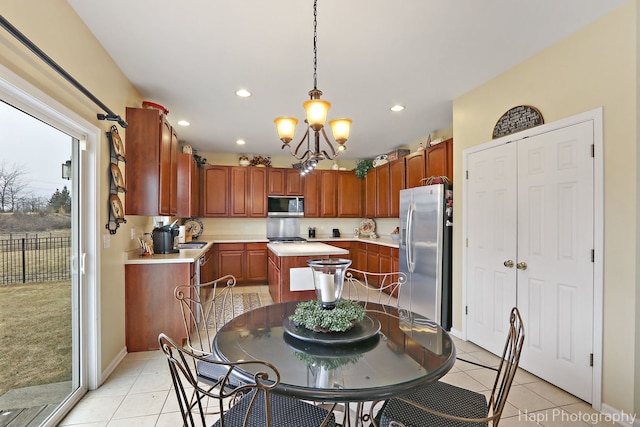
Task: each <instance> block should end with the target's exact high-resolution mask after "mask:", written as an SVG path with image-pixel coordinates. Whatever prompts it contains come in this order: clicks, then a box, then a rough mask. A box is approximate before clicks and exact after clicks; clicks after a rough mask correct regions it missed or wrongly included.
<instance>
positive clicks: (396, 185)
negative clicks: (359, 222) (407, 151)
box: [363, 159, 405, 218]
mask: <svg viewBox="0 0 640 427" xmlns="http://www.w3.org/2000/svg"><path fill="white" fill-rule="evenodd" d="M404 180H405V167H404V159H399V160H394V161H392V162H389V163H385V164H384V165H382V166H378V167H376V168H373V169H371V170H369V172H368V173H367V176H366V178H365V201H364V203H363V205H364V209H363V214H364V216H365V217H367V218H399V217H400V190H402V189H404Z"/></svg>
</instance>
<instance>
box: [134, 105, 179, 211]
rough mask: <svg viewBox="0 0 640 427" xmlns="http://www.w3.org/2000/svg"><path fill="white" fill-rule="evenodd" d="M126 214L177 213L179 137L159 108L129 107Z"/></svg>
mask: <svg viewBox="0 0 640 427" xmlns="http://www.w3.org/2000/svg"><path fill="white" fill-rule="evenodd" d="M126 114H127V116H126V117H127V123H128V124H129V126H128V127H127V135H126V159H127V177H126V182H127V200H126V203H125V212H126V214H127V215H147V216H155V215H176V214H177V206H178V203H177V162H178V149H179V148H178V137H177V135H176V133H175V131H174V130H173V128H172V127H171V125H170V124H169V122H168V121H167V120H166V116H165V115H164V114H163V113H162V112H161V111H159V110H155V109H147V108H130V107H127V109H126Z"/></svg>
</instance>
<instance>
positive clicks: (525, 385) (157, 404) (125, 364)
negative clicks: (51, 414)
mask: <svg viewBox="0 0 640 427" xmlns="http://www.w3.org/2000/svg"><path fill="white" fill-rule="evenodd" d="M238 291H239V292H259V293H260V299H261V301H262V304H270V303H271V297H270V296H269V293H268V291H267V290H266V287H264V286H261V287H241V288H240V287H239V289H238ZM455 343H456V349H457V353H458V357H460V358H463V359H466V360H469V361H473V362H477V363H481V364H484V365H494V366H495V365H496V364H497V361H498V358H497V357H496V356H494V355H492V354H490V353H488V352H486V351H484V350H483V349H481V348H479V347H477V346H476V345H474V344H471V343H469V342H465V341H461V340H458V339H455ZM166 363H167V362H166V360H165V359H164V355H163V353H162V352H160V351H159V350H158V351H150V352H138V353H130V354H128V355H127V356H126V357H125V359H124V360H123V361H122V363H120V365H119V366H118V367H117V369H116V370H115V371H114V373H113V374H112V375H111V376H110V377H109V378H108V379H107V380H106V381H105V383H104V384H103V385H102V386H101V387H100V388H98V389H97V390H93V391H89V392H88V393H87V394H86V396H85V397H84V398H83V399H82V400H81V401H80V402H79V403H78V405H76V407H75V408H74V409H73V410H72V411H71V412H70V413H69V414H68V415H67V417H66V418H65V419H64V420H63V421H62V422H61V423H60V425H61V426H76V427H85V426H86V427H107V426H108V427H119V426H133V425H135V426H137V427H146V426H149V427H151V426H156V427H162V426H179V425H182V419H181V417H180V413H179V409H178V405H177V401H176V398H175V394H174V392H173V390H172V389H171V378H170V376H169V373H168V370H167V365H166ZM493 379H494V371H491V370H487V369H484V368H481V367H478V366H476V365H473V364H470V363H466V362H463V361H457V362H456V364H455V365H454V367H453V369H452V370H451V371H450V372H449V373H448V374H447V375H446V376H445V377H443V379H442V381H446V382H448V383H451V384H455V385H458V386H461V387H465V388H468V389H470V390H474V391H478V392H482V391H486V390H490V389H491V387H492V386H493ZM598 415H599V414H598V413H597V412H595V411H594V410H593V409H592V408H591V407H590V406H589V405H588V404H587V403H585V402H583V401H581V400H579V399H578V398H576V397H574V396H572V395H570V394H568V393H566V392H564V391H562V390H560V389H558V388H557V387H555V386H553V385H551V384H549V383H547V382H544V381H542V380H540V379H539V378H537V377H535V376H533V375H531V374H529V373H527V372H525V371H523V370H520V371H519V372H518V373H517V375H516V377H515V380H514V384H513V386H512V387H511V392H510V393H509V398H508V403H507V407H506V408H505V412H504V414H503V417H502V420H501V422H500V426H501V427H510V426H515V425H530V426H534V425H542V426H546V427H560V426H572V427H586V426H605V425H613V424H611V423H607V422H605V421H604V419H603V417H599V416H598ZM301 427H304V426H301Z"/></svg>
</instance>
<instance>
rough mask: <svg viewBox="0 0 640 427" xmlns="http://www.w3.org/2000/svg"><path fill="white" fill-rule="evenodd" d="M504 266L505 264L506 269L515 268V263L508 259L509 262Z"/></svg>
mask: <svg viewBox="0 0 640 427" xmlns="http://www.w3.org/2000/svg"><path fill="white" fill-rule="evenodd" d="M503 264H504V266H505V267H507V268H513V265H514V263H513V260H512V259H508V260H506V261H505V262H504V263H503Z"/></svg>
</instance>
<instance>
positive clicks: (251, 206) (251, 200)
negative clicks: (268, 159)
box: [230, 166, 267, 218]
mask: <svg viewBox="0 0 640 427" xmlns="http://www.w3.org/2000/svg"><path fill="white" fill-rule="evenodd" d="M230 173H231V178H230V179H231V184H230V202H231V207H230V216H232V217H251V218H254V217H266V216H267V168H258V167H240V166H238V167H235V166H234V167H231V172H230Z"/></svg>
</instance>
